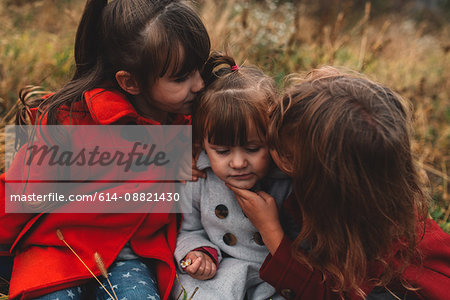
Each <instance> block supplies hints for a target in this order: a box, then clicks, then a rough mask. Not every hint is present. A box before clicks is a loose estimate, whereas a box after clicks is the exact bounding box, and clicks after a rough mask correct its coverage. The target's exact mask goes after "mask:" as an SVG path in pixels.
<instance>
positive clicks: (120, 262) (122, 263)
mask: <svg viewBox="0 0 450 300" xmlns="http://www.w3.org/2000/svg"><path fill="white" fill-rule="evenodd" d="M124 264H125V263H124V262H123V261H119V262H118V263H116V266H118V267H120V266H123V265H124Z"/></svg>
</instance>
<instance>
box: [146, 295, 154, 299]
mask: <svg viewBox="0 0 450 300" xmlns="http://www.w3.org/2000/svg"><path fill="white" fill-rule="evenodd" d="M147 299H150V300H156V298H155V296H152V295H148V297H147Z"/></svg>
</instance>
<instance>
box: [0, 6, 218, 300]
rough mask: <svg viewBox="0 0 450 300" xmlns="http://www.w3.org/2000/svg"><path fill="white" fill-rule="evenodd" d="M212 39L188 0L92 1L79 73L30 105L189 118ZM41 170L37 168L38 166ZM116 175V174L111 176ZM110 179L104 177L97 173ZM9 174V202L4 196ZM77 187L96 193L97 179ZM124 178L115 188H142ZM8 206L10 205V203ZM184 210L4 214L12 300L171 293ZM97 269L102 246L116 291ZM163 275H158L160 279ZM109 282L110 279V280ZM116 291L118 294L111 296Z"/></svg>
mask: <svg viewBox="0 0 450 300" xmlns="http://www.w3.org/2000/svg"><path fill="white" fill-rule="evenodd" d="M209 51H210V40H209V36H208V34H207V32H206V29H205V27H204V25H203V24H202V22H201V20H200V19H199V17H198V15H197V14H196V13H195V12H194V11H193V10H192V8H190V7H189V6H188V5H187V4H186V3H185V2H183V1H176V0H175V1H173V0H171V1H169V0H161V1H148V0H127V1H124V0H113V1H106V0H88V1H87V3H86V7H85V10H84V12H83V16H82V19H81V22H80V25H79V27H78V31H77V36H76V42H75V63H76V70H75V74H74V76H73V78H72V80H71V81H70V82H68V83H67V84H66V85H65V86H64V87H63V88H62V89H61V90H59V91H58V92H57V93H55V94H52V95H50V96H48V97H45V99H40V100H39V102H34V103H24V104H25V109H24V110H23V111H22V113H21V114H19V117H23V116H26V117H27V118H28V119H29V120H31V123H33V124H41V125H42V124H50V125H54V124H60V125H108V124H114V125H116V124H135V125H166V124H171V125H173V124H174V125H180V124H183V125H184V124H190V116H188V115H187V114H190V112H191V106H192V100H193V99H194V98H195V96H196V94H197V93H198V92H199V91H200V90H201V89H202V88H203V85H204V84H203V80H202V78H201V76H200V74H199V71H200V70H201V69H202V67H203V64H204V63H205V61H206V59H207V58H208V55H209ZM31 172H33V170H31ZM108 178H111V177H110V176H109V177H108ZM96 179H100V180H101V179H102V178H96ZM5 184H7V182H5V174H3V175H2V176H1V191H0V192H1V193H0V195H1V197H0V198H1V200H2V202H5ZM79 186H80V189H79V190H78V191H75V192H77V193H79V194H81V193H82V192H86V193H89V190H88V191H86V190H85V189H89V185H88V184H86V185H84V184H83V185H82V184H80V185H79ZM146 187H148V185H145V184H143V185H142V186H141V185H139V184H134V185H133V187H132V188H133V189H134V190H131V189H128V188H130V187H129V186H128V187H127V185H124V187H122V186H121V184H120V183H118V184H116V186H114V187H112V188H111V191H122V192H123V191H127V192H133V191H134V192H139V191H142V190H143V189H144V188H146ZM2 206H3V204H2ZM178 221H179V220H177V215H176V214H169V213H158V214H144V213H130V214H113V213H110V214H101V213H91V214H81V213H80V214H75V213H68V214H58V213H48V214H47V213H46V214H43V213H40V214H5V213H4V210H2V213H1V214H0V223H1V225H0V245H2V246H3V247H2V248H3V249H5V246H7V248H9V251H5V252H3V253H2V254H3V255H8V254H12V255H14V267H13V272H12V278H11V282H10V299H13V298H20V299H36V298H38V299H56V298H59V299H60V300H61V299H72V300H73V299H81V298H82V297H85V298H86V297H87V298H89V299H93V298H97V299H106V298H108V297H110V296H111V295H112V294H114V295H113V298H118V299H122V298H128V299H144V298H147V299H159V298H161V299H167V298H168V296H169V292H170V290H171V287H172V284H173V282H174V279H175V266H174V262H173V251H174V249H175V242H176V235H177V231H178V225H179V222H178ZM57 232H59V234H60V235H61V233H62V235H63V236H62V237H63V238H64V239H65V241H66V242H68V243H69V244H70V246H71V247H72V248H73V249H74V250H75V251H76V253H77V254H78V255H79V256H80V258H81V259H82V260H83V261H84V262H85V263H86V265H87V266H88V267H89V268H90V269H91V270H93V272H94V273H95V275H96V276H98V275H99V274H100V271H99V269H98V268H97V266H96V262H95V260H94V252H97V251H98V252H99V253H100V254H101V258H102V259H103V262H104V265H105V267H106V268H107V269H108V272H109V273H110V276H109V277H110V278H109V279H110V280H111V281H112V286H113V289H114V292H113V291H111V289H110V290H109V292H110V294H107V293H106V292H105V291H104V290H103V289H102V288H99V285H98V284H97V285H92V284H91V282H94V283H95V284H96V282H95V281H94V280H93V279H92V276H91V274H90V273H89V272H88V271H87V269H86V268H85V267H84V266H83V265H82V264H81V263H80V261H79V260H78V259H77V257H76V256H75V255H74V254H73V253H72V252H71V251H70V249H69V248H68V247H66V246H65V244H64V243H63V241H61V240H60V238H61V236H59V238H58V236H57V234H56V233H57ZM155 282H156V283H155ZM103 283H104V284H105V285H106V282H105V281H103ZM111 298H112V297H111Z"/></svg>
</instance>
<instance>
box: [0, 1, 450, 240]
mask: <svg viewBox="0 0 450 300" xmlns="http://www.w3.org/2000/svg"><path fill="white" fill-rule="evenodd" d="M84 3H85V0H2V1H1V3H0V20H1V22H0V24H1V26H0V36H1V38H0V116H2V122H8V121H10V117H11V115H8V114H7V112H8V110H10V109H11V107H12V106H13V105H14V103H15V102H16V99H17V95H18V91H19V90H20V88H22V87H24V86H26V85H28V84H33V85H41V86H43V88H45V89H47V90H56V89H58V88H60V87H61V86H62V85H63V84H64V82H66V81H67V80H68V79H69V78H70V77H71V75H72V71H73V41H74V36H75V31H76V27H77V24H78V21H79V18H80V16H81V12H82V10H83V6H84ZM194 5H195V6H196V8H197V9H198V11H199V12H200V14H201V16H202V18H203V20H204V22H205V24H206V27H207V28H208V31H209V33H210V36H211V39H212V43H213V49H216V50H225V51H227V52H228V53H229V54H232V55H233V56H234V57H235V58H236V61H237V62H238V63H239V64H240V63H245V64H254V65H258V66H259V67H261V68H262V69H263V70H265V71H266V72H267V73H268V74H270V75H271V76H273V77H274V78H275V79H276V80H277V82H278V83H279V85H280V87H282V85H283V78H284V76H285V75H287V74H290V73H293V72H295V73H297V72H304V71H308V70H310V69H312V68H315V67H318V66H321V65H335V66H343V67H347V68H350V69H354V70H357V71H361V72H363V73H364V74H366V75H367V76H368V77H370V78H372V79H374V80H376V81H379V82H382V83H384V84H386V85H388V86H389V87H391V88H393V89H394V90H396V91H397V92H399V93H400V94H401V95H403V96H404V97H405V98H407V99H409V100H411V101H412V103H413V104H414V108H415V115H414V116H415V123H414V129H415V135H414V142H413V147H414V151H415V153H416V155H417V163H418V165H419V167H421V168H422V169H423V170H424V171H423V180H424V182H426V183H427V185H428V186H429V192H430V194H431V197H432V205H431V209H430V214H431V216H432V217H433V218H434V219H435V220H437V222H438V223H439V224H440V225H441V227H442V228H444V230H446V231H447V232H450V221H449V215H450V199H449V194H448V190H449V172H448V167H449V157H450V153H449V149H450V103H449V86H450V85H449V80H450V71H449V51H450V40H449V37H450V26H449V20H450V0H374V1H358V0H278V1H277V0H266V1H262V0H259V1H257V0H252V1H251V0H247V1H236V0H228V1H220V0H197V1H196V2H195V3H194Z"/></svg>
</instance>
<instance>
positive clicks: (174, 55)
mask: <svg viewBox="0 0 450 300" xmlns="http://www.w3.org/2000/svg"><path fill="white" fill-rule="evenodd" d="M177 28H178V27H177ZM178 29H179V31H177V30H176V29H175V28H170V29H169V30H168V32H167V33H166V34H163V35H165V38H164V41H163V42H162V43H161V46H162V47H161V50H160V53H161V54H162V55H161V56H163V57H161V60H160V61H161V62H163V64H162V65H161V72H160V77H163V76H164V75H166V74H168V75H169V77H172V78H177V77H183V76H185V75H188V74H190V73H192V72H194V71H197V70H198V71H201V70H202V68H203V65H204V64H205V62H206V60H207V59H208V56H209V50H210V41H209V36H208V34H207V32H206V31H201V30H196V31H195V32H190V30H192V28H191V29H190V28H189V27H186V28H178Z"/></svg>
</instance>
